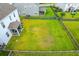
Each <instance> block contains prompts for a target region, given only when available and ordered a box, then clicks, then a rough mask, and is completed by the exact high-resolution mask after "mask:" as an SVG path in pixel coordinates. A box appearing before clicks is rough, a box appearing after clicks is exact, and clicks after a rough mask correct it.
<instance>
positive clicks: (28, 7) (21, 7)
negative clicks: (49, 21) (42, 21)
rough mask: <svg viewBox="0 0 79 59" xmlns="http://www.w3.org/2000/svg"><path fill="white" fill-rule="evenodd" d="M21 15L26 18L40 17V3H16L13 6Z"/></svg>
mask: <svg viewBox="0 0 79 59" xmlns="http://www.w3.org/2000/svg"><path fill="white" fill-rule="evenodd" d="M13 5H14V6H15V7H16V8H17V10H18V12H19V15H22V16H26V15H30V16H38V15H39V4H38V3H14V4H13Z"/></svg>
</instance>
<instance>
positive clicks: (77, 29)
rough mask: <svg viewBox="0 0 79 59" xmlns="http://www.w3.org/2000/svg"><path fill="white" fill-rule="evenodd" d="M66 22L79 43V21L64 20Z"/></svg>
mask: <svg viewBox="0 0 79 59" xmlns="http://www.w3.org/2000/svg"><path fill="white" fill-rule="evenodd" d="M64 24H65V26H66V27H67V28H68V29H69V30H70V32H71V33H72V34H73V36H74V37H75V39H76V40H77V42H78V44H79V21H64Z"/></svg>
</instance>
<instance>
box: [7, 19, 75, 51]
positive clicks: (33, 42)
mask: <svg viewBox="0 0 79 59" xmlns="http://www.w3.org/2000/svg"><path fill="white" fill-rule="evenodd" d="M22 23H23V25H24V29H23V31H22V33H21V36H16V37H12V39H11V40H10V41H9V43H8V45H7V46H6V49H10V50H29V51H30V50H33V51H38V50H42V51H43V50H44V51H45V50H47V51H50V50H75V48H74V46H73V44H72V42H71V41H70V38H69V37H68V36H67V34H66V32H65V31H64V30H63V27H62V26H61V25H60V24H59V21H58V20H32V19H31V20H28V19H23V20H22Z"/></svg>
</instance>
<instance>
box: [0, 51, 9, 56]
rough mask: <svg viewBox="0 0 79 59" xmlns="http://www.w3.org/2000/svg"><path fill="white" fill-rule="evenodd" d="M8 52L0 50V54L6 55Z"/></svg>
mask: <svg viewBox="0 0 79 59" xmlns="http://www.w3.org/2000/svg"><path fill="white" fill-rule="evenodd" d="M8 54H9V52H6V51H0V56H7V55H8Z"/></svg>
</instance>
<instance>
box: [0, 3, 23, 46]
mask: <svg viewBox="0 0 79 59" xmlns="http://www.w3.org/2000/svg"><path fill="white" fill-rule="evenodd" d="M21 28H22V27H21V22H20V18H19V15H18V12H17V9H16V8H15V7H14V6H12V5H10V4H7V3H0V46H1V45H7V43H8V41H9V40H10V38H11V37H12V36H13V35H20V31H21Z"/></svg>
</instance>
